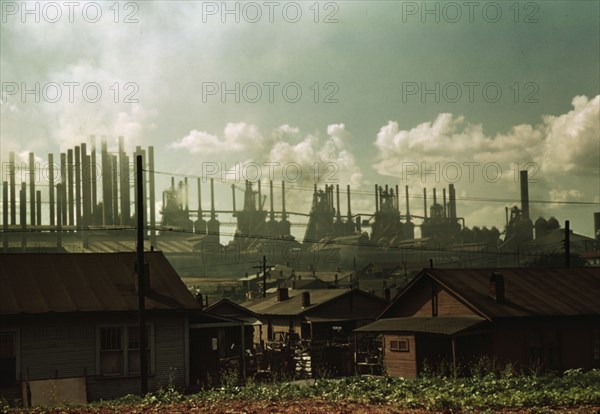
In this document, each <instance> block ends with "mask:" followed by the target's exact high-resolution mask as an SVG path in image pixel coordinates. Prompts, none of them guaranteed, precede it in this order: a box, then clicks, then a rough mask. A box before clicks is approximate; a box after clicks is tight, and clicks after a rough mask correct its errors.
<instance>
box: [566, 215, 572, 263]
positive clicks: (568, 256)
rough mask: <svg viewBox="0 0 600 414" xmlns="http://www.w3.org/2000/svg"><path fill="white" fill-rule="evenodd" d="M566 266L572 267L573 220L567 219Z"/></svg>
mask: <svg viewBox="0 0 600 414" xmlns="http://www.w3.org/2000/svg"><path fill="white" fill-rule="evenodd" d="M565 267H571V222H570V221H569V220H566V221H565Z"/></svg>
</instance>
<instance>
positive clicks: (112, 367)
mask: <svg viewBox="0 0 600 414" xmlns="http://www.w3.org/2000/svg"><path fill="white" fill-rule="evenodd" d="M100 374H101V375H122V374H123V328H100Z"/></svg>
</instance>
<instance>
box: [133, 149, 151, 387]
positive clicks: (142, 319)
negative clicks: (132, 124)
mask: <svg viewBox="0 0 600 414" xmlns="http://www.w3.org/2000/svg"><path fill="white" fill-rule="evenodd" d="M136 167H137V171H136V173H137V182H136V184H137V188H136V191H137V202H138V203H137V206H136V209H137V274H138V307H139V346H140V388H141V392H142V395H146V394H147V393H148V356H147V355H146V348H148V345H147V338H146V303H145V298H146V274H145V273H146V266H145V262H144V202H143V200H144V186H143V182H142V178H143V170H142V156H141V155H138V156H136Z"/></svg>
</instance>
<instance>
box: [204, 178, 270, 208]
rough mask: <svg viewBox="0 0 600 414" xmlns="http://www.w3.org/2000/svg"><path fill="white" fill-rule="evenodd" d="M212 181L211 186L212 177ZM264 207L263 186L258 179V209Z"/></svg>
mask: <svg viewBox="0 0 600 414" xmlns="http://www.w3.org/2000/svg"><path fill="white" fill-rule="evenodd" d="M210 182H211V186H212V178H211V179H210ZM262 209H263V205H262V190H261V186H260V180H258V210H259V211H262Z"/></svg>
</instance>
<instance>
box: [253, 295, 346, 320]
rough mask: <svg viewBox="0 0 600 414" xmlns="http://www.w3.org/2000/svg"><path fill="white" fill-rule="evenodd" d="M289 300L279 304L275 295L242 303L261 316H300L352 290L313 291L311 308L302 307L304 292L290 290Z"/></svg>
mask: <svg viewBox="0 0 600 414" xmlns="http://www.w3.org/2000/svg"><path fill="white" fill-rule="evenodd" d="M288 292H289V293H288V294H289V299H286V300H284V301H281V302H278V301H277V297H276V296H275V295H273V296H271V297H266V298H261V299H258V300H254V301H250V302H245V303H242V306H243V307H245V308H247V309H249V310H251V311H252V312H254V313H256V314H259V315H300V314H301V313H304V312H306V311H307V310H309V309H313V308H315V307H316V306H318V305H321V304H323V303H325V302H328V301H330V300H332V299H335V298H338V297H340V296H342V295H344V294H346V293H348V292H350V289H311V290H309V291H308V292H310V306H307V307H306V308H303V307H302V292H304V291H302V290H292V289H289V290H288Z"/></svg>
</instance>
